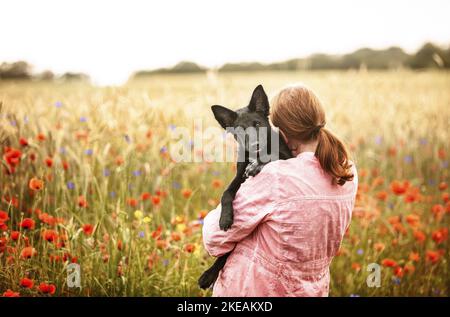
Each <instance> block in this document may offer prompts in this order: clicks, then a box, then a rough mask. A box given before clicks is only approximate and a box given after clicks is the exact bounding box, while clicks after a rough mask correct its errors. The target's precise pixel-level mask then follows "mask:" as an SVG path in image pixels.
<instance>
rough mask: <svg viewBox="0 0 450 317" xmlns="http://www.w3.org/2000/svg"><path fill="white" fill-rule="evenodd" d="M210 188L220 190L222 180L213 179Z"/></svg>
mask: <svg viewBox="0 0 450 317" xmlns="http://www.w3.org/2000/svg"><path fill="white" fill-rule="evenodd" d="M211 186H212V187H213V188H220V187H222V186H223V182H222V180H220V179H214V180H213V181H212V182H211Z"/></svg>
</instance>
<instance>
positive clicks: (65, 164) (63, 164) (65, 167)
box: [62, 161, 70, 171]
mask: <svg viewBox="0 0 450 317" xmlns="http://www.w3.org/2000/svg"><path fill="white" fill-rule="evenodd" d="M62 166H63V169H64V170H65V171H67V170H68V169H69V167H70V165H69V162H67V161H63V162H62Z"/></svg>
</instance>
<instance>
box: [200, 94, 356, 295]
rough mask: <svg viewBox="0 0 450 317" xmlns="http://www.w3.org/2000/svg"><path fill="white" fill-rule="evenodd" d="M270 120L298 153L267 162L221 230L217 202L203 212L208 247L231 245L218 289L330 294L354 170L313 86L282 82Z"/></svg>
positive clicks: (219, 251)
mask: <svg viewBox="0 0 450 317" xmlns="http://www.w3.org/2000/svg"><path fill="white" fill-rule="evenodd" d="M270 119H271V121H272V123H273V124H274V125H275V126H277V127H278V128H279V130H280V132H281V134H282V135H283V137H284V138H285V140H286V142H287V144H288V146H289V148H290V149H291V151H292V153H293V155H294V158H292V159H289V160H279V161H275V162H272V163H269V164H267V165H266V166H265V167H264V168H263V170H262V171H261V172H260V173H259V174H258V175H257V176H255V177H252V178H250V179H248V180H246V181H245V182H244V183H243V184H242V185H241V188H240V189H239V191H238V193H237V195H236V198H235V200H234V202H233V207H234V223H233V225H232V227H231V228H230V229H229V230H228V231H226V232H225V231H222V230H220V229H219V218H220V206H219V207H218V208H217V209H215V210H213V211H212V212H210V213H209V214H208V215H207V216H206V218H205V219H204V227H203V240H204V245H205V248H206V250H207V251H208V253H209V254H210V255H212V256H216V257H217V256H221V255H223V254H226V253H228V252H230V251H232V250H233V252H232V253H231V255H230V256H229V257H228V260H227V262H226V265H225V267H224V268H223V270H222V271H221V273H220V275H219V277H218V279H217V281H216V283H215V284H214V288H213V295H214V296H328V290H329V282H330V274H329V266H330V263H331V260H332V258H333V256H334V255H335V254H336V252H337V251H338V249H339V246H340V244H341V241H342V238H343V236H344V233H345V231H346V229H347V227H348V225H349V223H350V219H351V213H352V209H353V206H354V202H355V196H356V189H357V176H356V169H355V167H354V166H353V165H352V163H351V161H350V159H349V157H348V154H347V150H346V148H345V146H344V144H343V143H342V142H341V141H340V140H339V139H338V138H337V137H336V136H334V135H333V134H332V133H331V132H330V131H329V130H327V129H326V128H325V122H326V121H325V113H324V110H323V108H322V105H321V103H320V101H319V99H318V98H317V97H316V95H315V94H314V93H313V92H312V91H311V90H310V89H308V88H306V87H303V86H294V87H289V88H285V89H283V90H282V91H280V92H279V93H278V95H277V96H276V97H275V98H274V100H273V101H272V106H271V114H270Z"/></svg>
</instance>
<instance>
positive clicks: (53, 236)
mask: <svg viewBox="0 0 450 317" xmlns="http://www.w3.org/2000/svg"><path fill="white" fill-rule="evenodd" d="M42 237H43V238H44V240H45V241H48V242H55V241H56V240H57V239H58V233H57V232H56V231H55V230H45V231H44V232H43V233H42Z"/></svg>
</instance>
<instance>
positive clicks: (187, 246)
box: [184, 243, 195, 253]
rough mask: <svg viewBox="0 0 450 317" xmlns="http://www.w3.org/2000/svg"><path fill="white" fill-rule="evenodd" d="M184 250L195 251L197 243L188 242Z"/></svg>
mask: <svg viewBox="0 0 450 317" xmlns="http://www.w3.org/2000/svg"><path fill="white" fill-rule="evenodd" d="M184 251H186V252H188V253H192V252H194V251H195V244H193V243H188V244H186V245H185V246H184Z"/></svg>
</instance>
